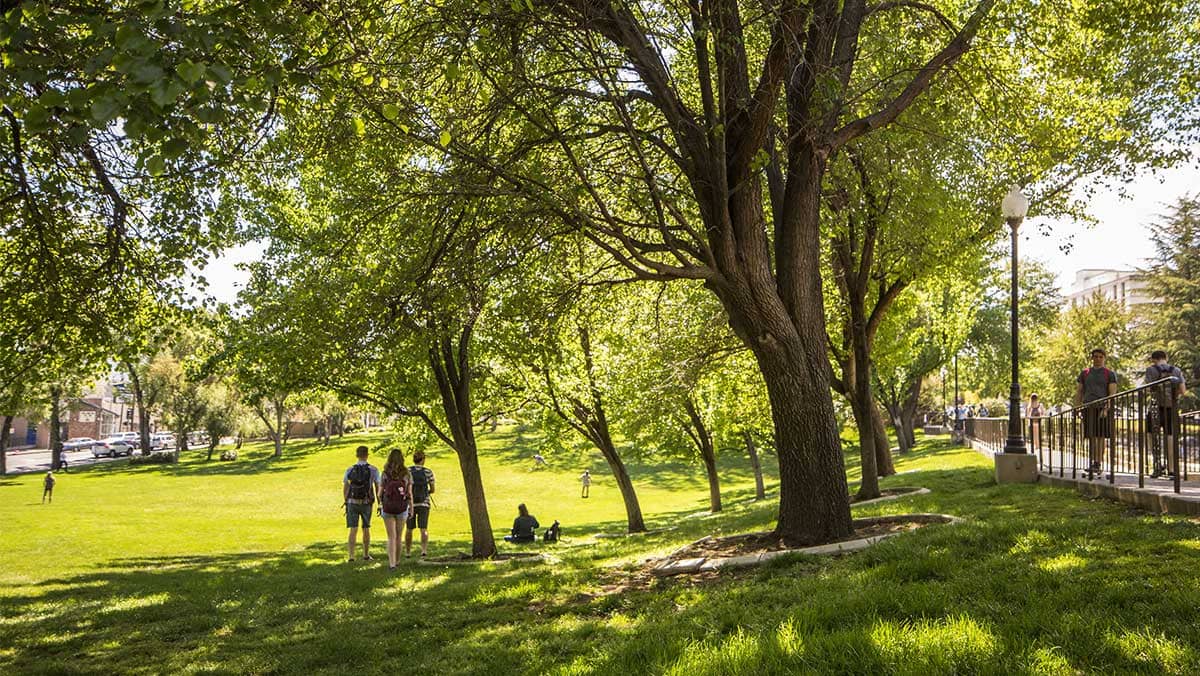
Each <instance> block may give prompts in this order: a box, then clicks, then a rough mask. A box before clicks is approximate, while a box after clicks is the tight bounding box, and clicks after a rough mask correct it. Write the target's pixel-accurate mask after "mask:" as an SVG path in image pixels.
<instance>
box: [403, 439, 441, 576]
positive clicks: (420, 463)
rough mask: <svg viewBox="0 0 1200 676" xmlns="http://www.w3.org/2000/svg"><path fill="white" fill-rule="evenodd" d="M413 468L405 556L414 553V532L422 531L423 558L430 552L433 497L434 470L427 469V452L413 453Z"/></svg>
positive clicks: (410, 468)
mask: <svg viewBox="0 0 1200 676" xmlns="http://www.w3.org/2000/svg"><path fill="white" fill-rule="evenodd" d="M413 463H414V464H413V466H412V467H409V468H408V472H409V474H410V475H412V511H410V512H409V513H408V529H407V530H406V531H405V532H404V556H406V557H407V556H408V555H409V554H410V553H411V552H412V537H413V530H414V529H416V528H420V529H421V556H425V555H426V554H427V553H428V551H429V506H430V503H431V498H430V496H432V495H433V491H434V485H433V470H431V469H429V468H428V467H425V451H421V450H418V451H416V452H414V453H413Z"/></svg>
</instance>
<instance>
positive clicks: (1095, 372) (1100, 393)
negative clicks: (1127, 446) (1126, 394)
mask: <svg viewBox="0 0 1200 676" xmlns="http://www.w3.org/2000/svg"><path fill="white" fill-rule="evenodd" d="M1107 358H1108V355H1107V354H1106V353H1105V352H1104V350H1101V349H1100V348H1096V349H1094V350H1092V365H1091V366H1090V367H1089V368H1086V369H1084V370H1083V371H1082V372H1080V374H1079V378H1077V379H1076V383H1077V387H1076V388H1075V405H1076V406H1080V405H1083V404H1087V403H1088V402H1092V401H1097V400H1100V399H1103V398H1105V397H1108V396H1111V395H1114V394H1116V393H1117V374H1115V373H1113V372H1112V371H1111V370H1110V369H1109V368H1108V367H1106V366H1105V365H1104V362H1105V360H1106V359H1107ZM1110 411H1111V406H1109V404H1108V403H1104V404H1101V405H1099V406H1089V407H1087V408H1085V409H1083V411H1082V414H1083V436H1084V437H1086V438H1087V440H1088V460H1089V464H1088V478H1089V479H1091V478H1092V475H1093V474H1095V475H1096V476H1097V477H1099V475H1100V462H1101V461H1102V460H1103V458H1104V439H1106V438H1108V437H1110V436H1112V434H1111V432H1112V430H1111V428H1110V425H1109V422H1108V418H1109V413H1110Z"/></svg>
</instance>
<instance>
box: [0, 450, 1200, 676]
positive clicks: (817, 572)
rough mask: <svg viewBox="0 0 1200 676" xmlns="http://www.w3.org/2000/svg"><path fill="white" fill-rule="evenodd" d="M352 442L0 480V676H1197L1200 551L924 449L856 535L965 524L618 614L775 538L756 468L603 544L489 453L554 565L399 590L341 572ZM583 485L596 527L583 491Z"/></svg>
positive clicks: (547, 487) (1163, 527)
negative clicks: (660, 575)
mask: <svg viewBox="0 0 1200 676" xmlns="http://www.w3.org/2000/svg"><path fill="white" fill-rule="evenodd" d="M364 438H365V439H367V443H368V444H369V445H372V446H374V445H377V444H379V443H380V442H381V441H382V437H381V436H380V435H370V436H367V437H362V438H353V439H352V438H347V439H345V440H343V441H342V442H339V443H336V444H334V445H333V446H331V447H330V448H328V449H320V448H319V447H317V446H316V445H314V444H311V443H309V444H305V443H298V444H296V445H295V446H294V447H291V448H290V449H289V450H288V456H289V457H287V458H284V459H283V460H281V461H270V460H267V459H265V458H264V457H263V456H264V455H265V451H263V450H260V451H257V452H252V453H249V454H248V457H246V458H244V459H243V460H241V461H239V462H237V463H209V464H205V463H202V462H198V461H194V460H188V461H186V462H184V463H182V464H181V465H179V466H177V467H137V468H129V467H127V466H122V465H119V464H118V465H111V466H107V467H104V468H96V469H94V470H91V471H87V472H74V471H73V472H72V473H71V474H70V475H67V476H66V477H64V478H63V479H62V481H61V482H60V484H59V489H57V490H56V501H55V504H54V506H53V507H42V506H41V505H40V504H37V502H38V498H39V497H40V487H39V485H38V481H39V480H40V479H39V477H37V476H30V477H15V478H5V479H2V480H0V528H2V529H3V530H2V531H0V582H2V585H3V586H2V587H0V672H14V673H39V672H45V673H95V672H112V673H296V672H302V673H349V672H354V673H389V672H396V671H417V672H423V673H428V674H460V673H462V674H468V673H471V674H508V673H560V674H582V673H613V674H618V673H619V674H626V673H656V674H657V673H675V674H688V676H694V675H696V674H736V673H756V674H757V673H911V674H927V673H1078V672H1095V673H1118V672H1119V673H1184V674H1186V673H1197V672H1200V623H1197V622H1196V618H1197V616H1198V610H1200V566H1198V565H1197V563H1198V555H1200V529H1198V527H1197V525H1196V524H1194V523H1192V522H1190V521H1188V520H1186V519H1179V518H1161V517H1157V516H1148V515H1144V514H1140V513H1134V512H1130V511H1128V510H1127V509H1125V508H1124V507H1122V506H1120V505H1115V504H1112V503H1108V502H1103V501H1090V500H1086V499H1083V498H1081V497H1079V496H1077V495H1076V494H1074V493H1072V492H1069V491H1064V490H1057V489H1051V488H1046V487H1041V486H996V485H995V483H994V481H993V480H992V477H991V467H990V462H989V461H987V460H986V459H984V458H982V457H980V456H978V455H976V454H974V453H972V452H970V451H965V450H962V449H955V448H949V447H946V446H945V445H944V443H942V442H935V441H923V442H922V443H921V445H920V447H919V448H918V450H917V452H915V453H913V454H911V455H910V456H908V457H905V458H902V459H900V460H899V461H898V463H897V466H898V469H899V470H900V471H901V472H902V474H900V475H897V476H895V477H891V478H889V479H887V480H885V481H884V485H885V486H900V485H921V486H926V487H928V488H931V489H932V490H933V493H932V494H930V495H925V496H917V497H910V498H904V499H901V500H897V501H892V502H884V503H878V504H876V505H868V506H865V507H862V508H856V510H855V513H856V515H869V514H884V513H900V512H910V511H923V512H924V511H934V512H945V513H951V514H957V515H959V516H963V517H964V518H965V519H966V522H965V523H963V524H960V525H955V526H932V527H928V528H924V529H921V530H919V531H917V532H914V533H910V534H906V535H904V536H901V537H898V538H894V539H892V540H889V541H887V542H885V543H883V544H881V545H879V546H877V547H874V548H872V549H870V550H867V551H864V552H861V553H858V554H854V555H848V556H843V557H836V558H813V557H791V558H789V559H786V560H780V561H776V562H774V563H772V564H771V565H769V566H767V567H765V568H762V569H759V570H754V571H746V572H740V573H726V574H722V575H720V576H718V577H717V578H715V579H707V580H699V581H696V580H683V579H670V580H659V581H651V582H649V583H641V584H637V583H636V580H632V581H633V582H635V584H633V585H632V587H631V588H624V587H625V586H626V585H629V584H630V583H631V568H630V567H628V566H626V567H622V566H621V563H622V562H633V561H638V560H640V559H641V558H643V557H647V556H652V555H655V554H659V553H662V552H666V551H669V550H671V549H673V548H674V547H677V546H679V545H680V544H683V543H685V542H688V541H691V540H694V539H695V538H697V537H700V536H701V535H704V534H707V533H711V532H718V533H734V532H746V531H750V530H760V529H765V528H769V527H770V526H771V522H772V518H773V516H774V512H775V508H776V505H775V504H774V503H773V502H772V501H770V500H768V501H766V502H763V503H750V502H748V499H749V498H750V497H752V480H751V477H750V475H749V473H748V472H747V471H746V469H745V462H744V460H743V459H741V458H739V457H731V458H727V459H726V465H727V466H728V471H727V473H726V477H725V479H726V486H727V491H726V492H727V498H728V504H727V510H726V511H725V512H724V513H723V514H720V515H716V516H706V515H704V514H703V513H702V512H703V510H704V508H705V506H706V505H707V487H706V485H705V483H704V481H703V477H702V473H701V472H700V471H699V470H698V468H689V467H688V466H687V465H686V464H685V463H677V464H664V465H637V466H635V467H634V478H635V481H636V482H637V484H638V487H639V491H640V494H641V497H642V504H643V508H644V510H645V511H646V513H647V514H648V517H649V520H650V522H651V525H652V526H674V527H675V528H674V530H671V531H668V532H665V533H661V534H657V535H651V536H636V537H629V538H617V539H594V538H592V537H590V536H591V534H593V533H597V532H615V531H619V530H620V527H621V525H622V524H623V521H624V519H623V510H622V507H621V503H620V498H619V496H618V495H617V494H616V490H615V487H614V486H613V485H612V482H611V480H610V479H608V477H607V474H606V472H605V471H604V467H603V463H602V462H601V461H597V459H596V458H595V457H593V456H592V455H591V454H590V453H588V452H587V451H586V450H579V451H577V452H572V453H571V454H569V456H570V457H566V455H564V456H562V457H549V458H548V459H549V460H550V461H551V463H552V464H553V466H552V468H551V469H549V470H535V469H534V468H533V463H532V460H530V459H529V458H530V455H531V454H532V450H530V449H531V448H534V447H537V444H536V443H534V440H531V439H525V438H522V439H518V438H517V437H516V436H514V433H513V432H512V431H505V432H504V433H501V434H493V435H485V436H484V437H483V445H484V447H485V458H484V478H485V483H486V487H487V490H488V498H489V505H490V506H491V510H492V518H493V525H494V526H496V527H497V532H498V534H499V533H502V532H503V531H504V530H505V529H506V528H507V526H508V524H509V523H510V521H511V517H512V515H513V512H515V509H514V507H515V503H516V502H517V501H525V502H526V503H528V504H529V505H530V507H531V509H532V510H533V512H534V513H535V514H536V515H537V516H538V517H539V518H540V519H541V520H543V521H545V522H549V521H550V520H552V519H554V518H558V519H560V520H561V521H563V523H564V524H565V525H566V527H567V535H568V537H569V541H567V542H563V543H561V544H560V545H558V546H555V547H553V548H552V549H553V553H554V555H555V556H556V557H557V559H558V562H557V563H532V564H531V563H525V564H512V563H509V564H496V563H477V564H471V565H467V566H453V567H433V566H418V565H416V564H413V563H411V562H410V563H408V564H406V565H405V566H404V567H403V568H402V570H401V571H399V572H398V573H396V574H389V573H388V572H387V570H386V568H385V567H384V566H383V565H382V564H381V562H380V561H379V560H378V558H379V555H381V554H382V549H381V548H379V549H376V556H377V561H376V562H375V563H374V564H365V563H361V562H360V563H355V564H347V563H346V562H345V561H344V558H345V557H344V550H343V547H344V539H343V538H344V528H343V526H344V523H343V522H342V521H341V514H340V510H339V509H338V507H339V504H340V497H339V493H338V490H339V482H340V474H341V472H342V471H343V470H344V469H345V467H346V465H348V464H349V462H350V460H351V459H352V458H351V456H352V448H353V446H354V445H356V444H357V443H359V442H360V441H362V439H364ZM853 456H854V454H853V453H849V454H848V456H847V460H848V465H849V466H850V470H849V471H850V472H851V473H853V472H854V468H853V461H852V458H853ZM376 461H377V462H379V461H381V459H380V458H376ZM588 463H591V469H592V473H593V475H595V477H596V482H595V484H594V485H593V489H592V490H593V497H592V498H590V499H589V500H586V501H584V500H580V499H579V497H578V481H577V479H576V478H577V476H578V474H579V472H580V471H582V469H583V466H585V465H587V464H588ZM429 464H430V465H431V466H432V467H433V468H434V469H435V471H436V472H437V473H438V480H439V491H438V498H439V499H438V503H437V508H436V509H435V511H434V517H433V524H432V531H433V538H434V551H435V553H436V552H444V551H454V550H462V549H465V548H466V546H467V545H466V543H467V535H468V534H467V528H466V516H465V513H464V512H463V502H462V496H461V482H460V481H459V480H458V477H457V467H456V462H455V460H454V457H453V455H452V454H451V453H450V452H448V451H447V452H437V453H434V454H433V455H432V456H431V459H430V461H429ZM768 471H769V474H770V475H771V476H774V475H775V471H774V468H773V467H772V468H770V469H769V470H768ZM377 531H378V532H377V536H378V537H379V538H382V532H383V531H382V529H377ZM534 549H539V547H534ZM614 564H615V565H616V567H613V566H614Z"/></svg>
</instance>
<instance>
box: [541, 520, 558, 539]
mask: <svg viewBox="0 0 1200 676" xmlns="http://www.w3.org/2000/svg"><path fill="white" fill-rule="evenodd" d="M558 533H559V528H558V521H557V520H556V521H555V522H554V524H553V525H552V526H550V527H549V528H547V529H546V532H545V533H542V541H543V542H558Z"/></svg>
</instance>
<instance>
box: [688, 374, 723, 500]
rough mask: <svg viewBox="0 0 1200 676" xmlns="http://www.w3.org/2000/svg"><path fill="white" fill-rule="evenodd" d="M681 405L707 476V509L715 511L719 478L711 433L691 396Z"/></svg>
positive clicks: (719, 493)
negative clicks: (690, 426)
mask: <svg viewBox="0 0 1200 676" xmlns="http://www.w3.org/2000/svg"><path fill="white" fill-rule="evenodd" d="M683 407H684V410H685V411H687V415H688V420H690V421H691V424H692V429H691V430H690V431H689V435H690V436H691V437H692V441H693V442H694V443H695V444H696V448H697V450H699V451H700V457H701V459H703V460H704V474H705V476H707V477H708V504H709V510H710V511H712V512H713V513H716V512H719V511H721V478H720V477H719V476H717V453H716V451H715V450H714V449H713V441H712V434H711V433H710V432H709V431H708V426H707V425H705V424H704V418H703V417H702V416H701V415H700V410H699V409H698V408H697V407H696V402H695V401H692V398H691V397H687V398H686V399H684V402H683Z"/></svg>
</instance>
